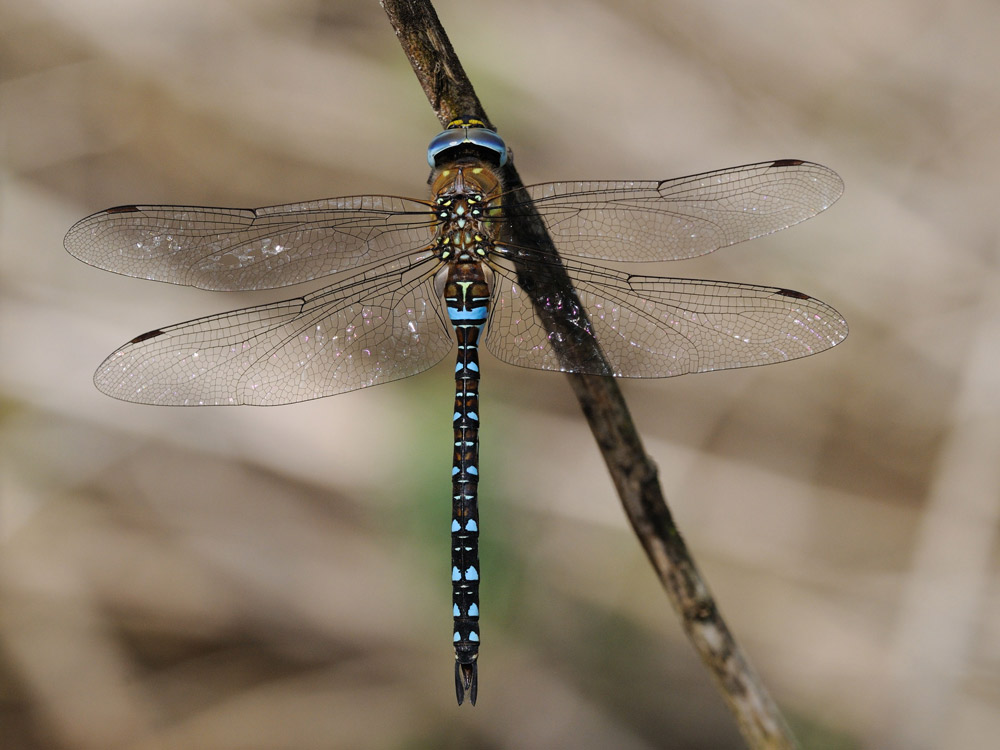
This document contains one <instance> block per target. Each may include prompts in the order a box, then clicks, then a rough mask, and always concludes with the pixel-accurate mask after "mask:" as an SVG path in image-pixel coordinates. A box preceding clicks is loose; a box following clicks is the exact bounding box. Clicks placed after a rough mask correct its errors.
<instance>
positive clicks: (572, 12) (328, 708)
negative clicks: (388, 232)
mask: <svg viewBox="0 0 1000 750" xmlns="http://www.w3.org/2000/svg"><path fill="white" fill-rule="evenodd" d="M437 8H438V12H439V14H440V16H441V19H442V21H443V23H444V25H445V27H446V28H447V29H448V31H449V33H450V34H451V37H452V40H453V41H454V43H455V46H456V48H457V51H458V53H459V55H460V56H461V57H462V59H463V62H464V64H465V67H466V70H467V71H468V73H469V75H470V76H471V78H472V80H473V81H474V82H475V83H476V85H477V87H478V90H479V93H480V95H481V97H482V99H483V101H484V103H485V105H486V108H487V110H488V112H489V113H490V115H491V117H492V118H493V119H494V121H495V122H496V123H497V124H498V125H499V126H500V128H501V131H502V133H503V135H504V136H505V138H506V139H507V141H508V143H509V144H511V146H512V147H513V149H514V152H515V154H516V159H517V162H518V165H519V168H520V171H521V174H522V176H523V177H524V178H525V180H526V181H529V182H533V181H544V180H553V179H575V178H665V177H673V176H679V175H683V174H688V173H692V172H698V171H704V170H708V169H715V168H719V167H726V166H731V165H735V164H742V163H747V162H752V161H759V160H764V159H771V158H783V157H795V158H803V159H810V160H813V161H818V162H821V163H823V164H827V165H828V166H830V167H832V168H834V169H836V170H837V171H838V172H839V173H840V174H841V175H842V176H843V178H844V180H845V182H846V184H847V192H846V194H845V196H844V198H843V199H842V200H841V201H840V203H838V204H837V205H836V206H834V208H833V209H832V210H830V211H829V212H827V213H825V214H823V215H822V216H820V217H818V218H816V219H813V220H811V221H809V222H808V223H806V224H804V225H802V226H799V227H796V228H794V229H791V230H788V231H786V232H782V233H780V234H778V235H775V236H773V237H769V238H766V239H762V240H758V241H755V242H753V243H750V244H746V245H740V246H737V247H734V248H730V249H727V250H724V251H721V252H719V253H716V254H714V255H712V256H708V257H706V258H702V259H698V260H694V261H688V262H684V263H674V264H669V265H666V266H662V267H660V269H659V271H660V272H661V273H663V274H669V275H679V276H696V277H698V276H700V277H705V278H718V279H726V280H734V281H748V282H758V283H765V284H774V285H779V286H784V287H790V288H793V289H798V290H801V291H804V292H807V293H808V294H810V295H813V296H816V297H819V298H820V299H822V300H824V301H826V302H828V303H830V304H832V305H834V306H835V307H836V308H838V309H839V310H840V311H841V312H842V313H843V314H844V316H845V317H846V318H847V320H848V321H849V323H850V325H851V335H850V338H849V339H848V340H847V341H846V342H845V343H844V344H843V345H842V346H840V347H838V348H836V349H834V350H833V351H830V352H828V353H825V354H823V355H821V356H817V357H813V358H810V359H808V360H801V361H797V362H794V363H790V364H784V365H781V366H775V367H765V368H757V369H752V370H743V371H731V372H722V373H713V374H707V375H700V376H696V377H686V378H678V379H675V380H666V381H648V382H641V383H640V382H629V383H626V384H625V386H624V387H625V391H626V396H627V397H628V398H629V400H630V403H631V405H632V408H633V410H634V413H635V415H636V417H637V419H638V422H639V427H640V429H641V430H642V432H643V434H644V437H645V440H646V445H647V448H648V450H649V451H650V453H651V454H652V456H653V457H654V459H655V460H656V461H657V463H658V464H659V466H660V469H661V473H662V480H663V483H664V488H665V490H666V492H667V494H668V496H669V497H670V499H671V505H672V507H673V509H674V511H675V513H676V516H677V519H678V521H679V523H680V524H681V528H682V529H683V530H684V532H685V534H686V536H687V539H688V542H689V544H690V546H691V548H692V549H693V551H694V553H695V555H696V556H697V559H698V561H699V563H700V564H701V566H702V567H703V569H704V572H705V574H706V575H707V576H708V579H709V581H710V582H711V585H712V587H713V589H714V592H715V594H716V595H717V596H718V598H719V601H720V604H721V606H722V609H723V612H724V613H725V614H726V616H727V617H728V619H729V622H730V624H731V626H732V628H733V629H734V630H735V632H736V634H737V637H738V638H739V639H740V641H741V642H742V644H743V645H744V647H745V648H746V649H747V650H748V652H749V654H750V656H751V659H752V660H753V661H754V663H755V665H756V666H757V668H758V669H759V671H760V672H761V673H762V675H763V677H764V679H765V681H766V682H767V683H768V684H769V686H770V687H771V689H772V691H773V693H774V695H775V697H776V699H777V700H778V701H779V702H780V704H781V705H782V706H783V708H784V709H785V710H786V711H787V714H788V716H789V719H790V720H791V722H792V723H793V725H794V726H795V728H796V730H797V731H798V732H799V734H800V737H801V739H802V741H803V744H804V745H805V746H806V747H809V748H907V749H910V750H913V749H917V750H919V749H921V748H992V747H995V746H996V744H995V743H996V737H997V736H1000V713H998V710H1000V669H998V668H1000V586H998V577H997V570H998V559H997V558H998V545H997V527H998V503H1000V418H998V410H1000V401H998V396H1000V270H998V260H1000V253H998V234H997V208H996V201H997V199H998V198H1000V189H998V188H1000V185H998V180H997V176H996V175H997V173H998V169H997V167H998V166H1000V161H998V158H997V157H998V148H1000V139H998V125H1000V111H998V109H1000V106H998V105H1000V89H998V85H997V83H996V74H997V70H998V69H1000V47H998V46H997V43H996V41H997V38H998V35H1000V6H998V5H997V4H996V3H994V2H989V1H988V0H968V1H967V2H964V3H958V4H945V3H939V2H924V1H923V0H918V1H917V2H914V1H913V0H889V1H887V2H880V3H869V2H860V1H859V0H846V1H845V2H840V3H815V2H807V3H802V2H794V1H793V0H770V1H769V2H746V3H741V2H725V3H704V2H697V1H696V0H679V1H678V2H649V1H643V0H603V1H601V0H586V1H581V0H577V1H576V2H568V1H565V2H552V3H538V2H523V1H522V0H505V2H502V3H498V2H494V3H482V2H470V0H464V1H463V2H453V1H451V0H449V1H447V2H446V1H445V0H440V1H439V2H438V3H437ZM437 131H438V124H437V122H436V121H435V119H434V117H433V115H432V113H431V110H430V108H429V107H428V105H427V103H426V101H425V99H424V97H423V94H422V92H421V91H420V89H419V87H418V86H417V84H416V81H415V79H414V77H413V74H412V72H411V71H410V68H409V65H408V63H407V61H406V60H405V58H404V56H403V54H402V53H401V51H400V49H399V47H398V45H397V43H396V40H395V37H394V36H393V33H392V31H391V29H390V27H389V25H388V23H387V21H386V19H385V16H384V14H383V13H382V11H381V9H380V8H379V7H378V5H377V3H375V2H374V0H372V1H371V2H365V3H359V2H347V1H346V0H341V1H339V2H334V1H329V2H321V1H320V0H280V1H279V0H248V1H246V2H235V1H233V2H212V0H198V1H197V2H196V1H194V0H170V1H169V2H153V1H152V0H147V1H144V2H112V1H110V0H88V2H77V1H76V0H30V1H29V0H0V154H2V157H0V258H2V268H0V513H2V515H0V745H2V747H3V748H4V749H5V750H7V749H8V748H10V749H11V750H14V749H15V748H17V749H20V748H72V749H76V748H99V749H102V750H103V749H106V748H459V747H461V748H556V747H559V748H561V747H565V748H660V747H663V748H736V747H740V746H741V742H740V739H739V737H738V735H737V733H736V730H735V728H734V726H733V723H732V720H731V719H730V718H729V716H728V715H727V713H726V711H725V709H724V707H723V705H722V702H721V700H720V699H719V698H718V697H717V696H716V695H715V693H714V691H713V688H712V685H711V684H710V682H709V679H708V678H707V676H706V675H705V672H704V671H703V669H702V668H701V666H700V664H699V663H698V661H697V659H696V657H695V656H694V655H693V652H692V651H691V649H690V648H689V646H688V645H687V643H686V641H685V640H684V638H683V635H682V633H681V630H680V627H679V625H678V623H677V620H676V618H675V616H674V614H673V612H672V611H671V610H670V608H669V606H668V604H667V603H666V601H665V598H664V596H663V595H662V592H661V590H660V589H659V587H658V584H657V582H656V580H655V578H654V576H653V574H652V572H651V570H650V569H649V567H648V565H647V563H646V561H645V559H644V556H643V554H642V553H641V551H640V549H639V547H638V544H637V542H636V541H635V539H634V538H633V536H632V534H631V532H630V530H629V528H628V527H627V524H626V522H625V520H624V516H623V514H622V512H621V510H620V508H619V505H618V501H617V499H616V498H615V496H614V494H613V492H612V488H611V483H610V481H609V480H608V478H607V476H606V474H605V472H604V471H603V465H602V463H601V461H600V459H599V457H598V453H597V451H596V449H595V447H594V445H593V443H592V440H591V438H590V435H589V432H588V429H587V427H586V425H585V423H584V421H583V419H582V418H581V415H580V414H579V411H578V409H577V407H576V405H575V402H574V400H573V398H572V397H571V395H570V393H569V389H568V388H567V385H566V382H565V379H564V378H563V377H562V376H559V375H554V374H550V373H541V372H533V371H527V370H517V369H515V368H511V367H508V366H505V365H503V364H500V363H498V362H497V361H495V360H493V359H492V358H490V357H488V356H485V355H484V362H483V369H484V371H485V376H486V379H485V380H484V382H483V388H482V390H483V403H482V412H483V413H484V415H485V422H484V426H485V430H484V434H483V459H482V470H483V478H484V481H483V484H482V488H481V491H482V498H481V502H482V506H483V510H482V528H483V568H484V588H483V606H482V609H483V623H482V629H483V640H484V644H483V655H482V658H481V660H480V671H481V676H480V680H481V685H480V687H481V690H480V699H479V705H478V706H477V707H476V708H475V709H469V707H468V706H466V707H463V708H462V709H457V708H456V706H455V705H454V692H453V684H452V658H453V657H452V651H451V645H450V642H449V641H450V633H451V618H450V606H451V605H450V586H449V583H448V577H447V576H448V570H449V564H450V560H449V551H448V550H449V544H448V540H449V535H448V521H449V518H450V506H449V496H450V484H449V466H450V441H451V440H450V419H449V414H450V409H451V406H450V404H451V399H452V392H451V389H452V382H451V378H450V373H451V370H452V368H453V365H452V364H449V363H448V362H445V363H443V364H442V365H441V366H440V367H438V368H436V369H435V370H432V371H430V372H429V373H426V374H423V375H420V376H418V377H415V378H411V379H409V380H406V381H403V382H399V383H396V384H392V385H388V386H386V387H385V388H374V389H369V390H365V391H360V392H355V393H352V394H347V395H343V396H338V397H336V398H332V399H325V400H322V401H317V402H312V403H306V404H300V405H296V406H289V407H281V408H274V409H253V408H235V409H222V408H220V409H190V410H188V409H163V408H154V407H143V406H136V405H130V404H123V403H118V402H115V401H113V400H111V399H108V398H106V397H104V396H102V395H101V394H100V393H98V392H97V391H96V390H95V389H94V387H93V385H92V384H91V374H92V372H93V370H94V369H95V368H96V366H97V365H98V363H99V362H100V361H101V360H102V358H103V357H104V356H105V355H107V354H108V353H109V352H111V351H112V350H113V349H114V348H115V347H117V346H118V345H120V344H121V343H123V342H124V341H127V340H128V339H130V338H132V337H133V336H135V335H136V334H138V333H140V332H143V331H147V330H149V329H151V328H155V327H157V326H161V325H165V324H168V323H173V322H178V321H181V320H186V319H189V318H192V317H195V316H197V315H202V314H208V313H212V312H221V311H224V310H229V309H233V308H236V307H239V306H243V305H246V304H253V303H256V302H260V301H264V300H267V299H277V298H280V297H281V296H282V292H281V291H279V292H276V293H273V294H259V295H242V294H230V295H223V294H211V293H206V292H199V291H195V290H191V289H186V288H180V287H172V286H168V285H163V284H152V283H146V282H142V281H138V280H135V279H127V278H124V277H117V276H114V275H112V274H108V273H104V272H101V271H98V270H95V269H92V268H90V267H87V266H85V265H83V264H81V263H79V262H77V261H76V260H74V259H73V258H71V257H70V256H68V255H67V254H66V253H65V252H64V251H63V249H62V236H63V234H64V233H65V231H66V230H67V229H68V228H69V226H70V225H71V224H72V223H73V222H74V221H75V220H77V219H79V218H81V217H82V216H84V215H86V214H88V213H91V212H93V211H96V210H99V209H102V208H106V207H108V206H112V205H117V204H122V203H136V202H149V203H168V202H169V203H182V204H183V203H192V204H201V203H204V204H209V205H237V206H259V205H267V204H273V203H284V202H291V201H296V200H300V199H310V198H320V197H329V196H335V195H342V194H351V193H359V192H360V193H398V194H402V195H413V196H417V197H421V196H423V195H424V191H425V190H426V185H425V180H426V177H427V166H426V162H425V158H424V149H425V148H426V144H427V142H428V140H429V139H430V138H431V137H432V136H433V135H434V134H435V133H436V132H437ZM316 286H319V285H318V284H313V285H310V287H309V288H314V287H316ZM297 291H298V290H295V291H293V292H292V294H294V293H297ZM284 294H285V295H288V291H287V290H285V293H284Z"/></svg>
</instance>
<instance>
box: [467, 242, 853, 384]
mask: <svg viewBox="0 0 1000 750" xmlns="http://www.w3.org/2000/svg"><path fill="white" fill-rule="evenodd" d="M544 262H545V261H544V260H543V259H540V258H536V259H534V260H533V261H530V262H529V263H528V265H529V266H530V265H531V264H532V263H534V264H535V265H536V267H538V266H541V265H543V264H544ZM563 263H564V265H565V267H566V269H567V271H568V273H569V274H570V276H571V278H572V279H573V284H574V286H575V288H576V291H577V294H578V296H579V300H580V302H581V303H582V304H583V307H584V309H585V310H586V313H587V316H588V317H589V321H588V320H586V319H585V318H584V316H582V315H581V314H580V310H579V309H578V308H577V307H575V306H574V305H575V303H573V302H571V301H570V300H569V298H568V297H566V296H564V295H557V296H554V297H551V298H549V299H548V300H546V304H548V305H550V306H552V307H553V308H554V309H560V310H562V311H563V313H564V314H565V315H567V316H568V317H569V318H570V319H574V320H576V321H578V325H579V328H580V331H581V332H582V333H583V335H585V336H588V337H594V338H596V339H597V342H598V344H600V346H601V349H602V350H603V351H604V354H605V356H606V358H607V360H608V362H609V364H610V365H611V372H610V373H608V372H606V371H605V369H604V368H603V366H602V365H601V364H600V363H599V362H598V361H589V362H583V363H580V364H579V365H578V366H575V367H573V368H566V367H564V366H563V365H561V364H560V362H559V359H558V357H557V356H556V354H555V351H554V350H553V348H552V341H551V339H552V338H553V337H554V336H556V335H559V334H554V333H552V334H550V333H549V332H548V331H547V330H546V329H545V327H544V326H543V325H542V323H541V322H540V321H539V319H538V317H537V315H536V314H535V310H534V308H533V306H532V303H531V299H530V298H529V297H528V295H527V294H526V293H525V291H524V290H523V289H522V288H521V287H520V285H519V284H518V283H517V274H516V273H515V271H514V269H513V264H512V262H511V260H510V259H509V258H502V257H499V258H495V259H494V262H493V263H492V265H493V268H494V271H495V272H496V274H495V283H494V289H493V297H492V310H491V312H490V318H489V321H488V325H487V331H486V341H485V343H486V347H487V348H488V349H489V350H490V352H492V353H493V354H494V355H495V356H496V357H497V358H499V359H502V360H503V361H505V362H508V363H510V364H512V365H518V366H520V367H531V368H535V369H539V370H566V369H571V370H572V371H574V372H582V373H588V374H594V375H602V374H611V375H614V376H616V377H630V378H664V377H671V376H674V375H683V374H685V373H690V372H706V371H709V370H723V369H728V368H735V367H753V366H755V365H766V364H770V363H772V362H782V361H785V360H789V359H796V358H798V357H806V356H809V355H810V354H816V353H817V352H821V351H823V350H824V349H829V348H830V347H832V346H835V345H836V344H838V343H840V342H841V341H843V340H844V339H845V338H846V337H847V323H846V322H845V321H844V319H843V317H842V316H841V315H840V313H838V312H837V311H836V310H834V309H833V308H832V307H830V306H829V305H827V304H824V303H823V302H820V301H819V300H817V299H813V298H812V297H809V296H806V295H804V294H801V293H799V292H793V291H791V290H788V289H781V288H778V287H769V286H756V285H753V284H737V283H727V282H722V281H700V280H694V279H673V278H660V277H656V276H632V275H629V274H625V273H621V272H617V271H613V270H609V269H606V268H599V267H597V266H592V265H589V264H583V263H579V262H576V261H570V262H567V261H565V259H564V261H563Z"/></svg>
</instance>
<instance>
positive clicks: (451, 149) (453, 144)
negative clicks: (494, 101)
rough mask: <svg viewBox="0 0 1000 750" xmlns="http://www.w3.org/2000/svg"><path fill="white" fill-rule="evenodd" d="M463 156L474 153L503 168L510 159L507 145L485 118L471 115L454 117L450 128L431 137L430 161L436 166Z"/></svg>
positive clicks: (428, 153) (429, 147)
mask: <svg viewBox="0 0 1000 750" xmlns="http://www.w3.org/2000/svg"><path fill="white" fill-rule="evenodd" d="M463 156H473V157H476V158H479V159H483V160H485V161H488V162H490V163H492V164H493V165H495V166H497V167H502V166H503V165H504V164H506V163H507V159H508V150H507V144H506V143H504V142H503V138H501V137H500V136H499V135H497V133H496V131H495V130H490V129H489V128H488V127H486V123H484V122H483V121H482V120H477V119H475V118H471V117H468V118H462V119H458V120H452V121H451V122H450V123H448V128H447V130H442V131H441V132H440V133H438V134H437V135H436V136H434V138H433V139H431V143H430V145H429V146H428V147H427V163H428V164H430V165H431V167H433V168H435V169H437V168H438V167H441V166H444V165H445V164H448V163H450V162H453V161H455V160H456V159H459V158H461V157H463Z"/></svg>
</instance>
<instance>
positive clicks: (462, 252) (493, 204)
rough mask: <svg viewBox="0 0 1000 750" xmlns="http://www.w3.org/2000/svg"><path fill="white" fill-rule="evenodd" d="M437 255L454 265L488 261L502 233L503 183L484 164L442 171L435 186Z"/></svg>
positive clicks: (455, 167)
mask: <svg viewBox="0 0 1000 750" xmlns="http://www.w3.org/2000/svg"><path fill="white" fill-rule="evenodd" d="M432 190H433V194H434V215H435V217H436V219H437V224H436V226H435V233H436V238H437V245H436V249H437V253H438V257H440V258H441V259H442V260H446V261H450V262H477V261H480V260H482V259H484V258H486V257H487V256H488V255H489V253H490V251H491V249H492V248H493V244H494V241H495V240H496V235H497V233H498V231H499V230H498V227H497V222H495V221H493V220H492V219H493V218H494V217H495V216H496V214H497V213H498V208H499V195H500V191H501V187H500V179H499V176H498V175H497V174H496V172H495V171H494V170H493V169H491V168H489V167H486V166H484V165H482V164H480V163H471V164H463V165H458V166H454V167H450V168H448V169H442V170H440V172H438V173H437V175H436V176H435V179H434V182H433V186H432Z"/></svg>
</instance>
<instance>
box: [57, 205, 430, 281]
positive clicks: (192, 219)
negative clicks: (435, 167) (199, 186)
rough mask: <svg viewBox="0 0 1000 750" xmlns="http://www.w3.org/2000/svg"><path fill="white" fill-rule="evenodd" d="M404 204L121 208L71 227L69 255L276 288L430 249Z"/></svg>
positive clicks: (183, 277) (126, 268) (420, 215)
mask: <svg viewBox="0 0 1000 750" xmlns="http://www.w3.org/2000/svg"><path fill="white" fill-rule="evenodd" d="M432 222H433V215H432V214H431V212H430V208H429V206H428V205H427V204H425V203H421V202H420V201H415V200H410V199H408V198H398V197H395V196H383V195H355V196H347V197H344V198H331V199H327V200H319V201H311V202H308V203H290V204H287V205H284V206H270V207H267V208H257V209H240V208H200V207H197V206H119V207H118V208H111V209H108V210H107V211H100V212H98V213H96V214H93V215H92V216H88V217H87V218H85V219H82V220H81V221H79V222H77V223H76V224H75V225H74V226H73V227H72V228H71V229H70V230H69V232H68V233H67V235H66V238H65V240H64V244H65V246H66V249H67V250H68V251H69V252H70V254H72V255H74V256H75V257H77V258H79V259H80V260H82V261H84V262H85V263H89V264H90V265H92V266H96V267H98V268H103V269H104V270H107V271H114V272H115V273H120V274H124V275H125V276H134V277H136V278H141V279H150V280H153V281H167V282H170V283H173V284H184V285H187V286H194V287H198V288H200V289H211V290H216V291H233V290H255V289H274V288H276V287H281V286H288V285H289V284H297V283H299V282H302V281H309V280H310V279H315V278H319V277H321V276H326V275H328V274H331V273H335V272H337V271H344V270H347V269H351V268H359V267H362V266H367V265H369V264H373V263H381V262H385V261H387V260H391V259H393V258H397V257H399V256H401V255H405V254H407V253H411V252H417V251H419V250H421V249H423V248H425V247H427V246H428V245H429V244H430V240H431V230H430V227H431V225H432Z"/></svg>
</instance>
